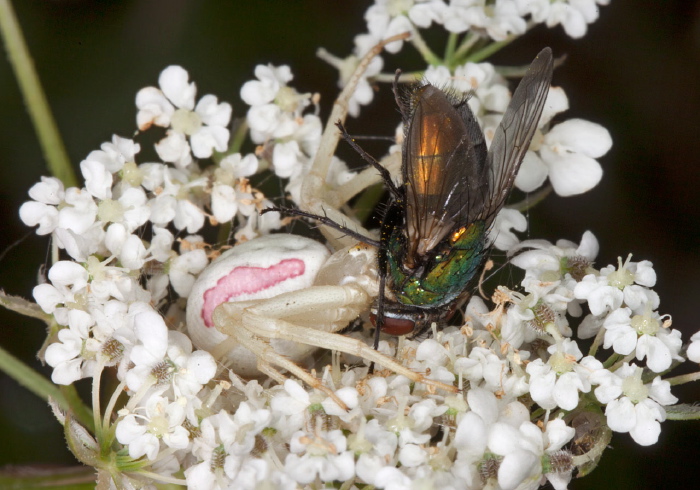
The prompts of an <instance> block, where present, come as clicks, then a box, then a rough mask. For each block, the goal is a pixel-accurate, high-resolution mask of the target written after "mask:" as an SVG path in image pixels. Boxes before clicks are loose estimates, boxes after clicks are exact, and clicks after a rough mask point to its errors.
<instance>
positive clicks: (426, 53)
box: [410, 29, 442, 65]
mask: <svg viewBox="0 0 700 490" xmlns="http://www.w3.org/2000/svg"><path fill="white" fill-rule="evenodd" d="M410 41H411V44H413V47H415V48H416V50H418V52H419V53H420V54H421V56H422V57H423V59H424V60H425V62H426V63H428V64H429V65H440V64H442V60H441V59H440V58H439V57H438V55H436V54H435V53H433V52H432V50H431V49H430V48H429V47H428V45H427V44H426V42H425V39H423V37H422V36H421V35H420V34H419V32H418V30H417V29H414V30H413V31H411V39H410Z"/></svg>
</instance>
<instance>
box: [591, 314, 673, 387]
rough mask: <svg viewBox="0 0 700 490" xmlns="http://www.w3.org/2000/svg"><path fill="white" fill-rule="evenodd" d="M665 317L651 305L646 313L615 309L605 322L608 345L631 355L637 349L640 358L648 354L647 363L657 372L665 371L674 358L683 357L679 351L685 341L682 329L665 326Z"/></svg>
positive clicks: (606, 344) (604, 345)
mask: <svg viewBox="0 0 700 490" xmlns="http://www.w3.org/2000/svg"><path fill="white" fill-rule="evenodd" d="M662 320H663V319H662V318H661V317H660V316H659V314H658V313H656V312H652V311H651V308H650V307H648V308H647V310H646V311H645V312H644V313H643V314H638V315H634V316H632V310H630V309H629V308H619V309H617V310H615V311H613V312H611V313H610V314H609V315H608V316H607V317H606V318H605V321H604V322H603V327H604V328H605V329H606V332H605V342H604V344H603V347H605V348H606V349H608V348H610V347H611V346H612V348H613V350H614V351H615V352H617V353H618V354H622V355H627V354H630V353H632V352H635V351H636V357H637V359H638V360H640V361H641V360H642V359H644V358H645V357H646V358H647V366H648V367H649V369H651V370H652V371H653V372H655V373H660V372H662V371H665V370H666V369H668V368H669V367H670V366H671V362H672V361H673V360H674V359H676V360H682V358H681V357H680V356H679V355H678V353H679V352H680V349H681V346H682V341H681V333H680V332H679V331H678V330H672V329H667V328H663V327H662V325H661V321H662Z"/></svg>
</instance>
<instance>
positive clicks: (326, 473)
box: [284, 430, 355, 484]
mask: <svg viewBox="0 0 700 490" xmlns="http://www.w3.org/2000/svg"><path fill="white" fill-rule="evenodd" d="M346 446H347V440H346V439H345V436H344V435H343V433H342V432H341V431H339V430H332V431H329V432H326V431H317V433H316V434H314V435H313V436H310V435H308V434H306V432H304V431H298V432H297V433H296V434H294V435H293V436H292V439H291V442H290V446H289V450H290V451H291V453H290V454H289V455H287V459H286V460H285V462H284V468H285V471H286V473H287V474H288V475H289V476H290V477H292V479H293V480H295V481H296V482H298V483H301V484H308V483H311V482H312V481H314V480H315V479H316V478H317V477H318V478H320V479H321V481H324V482H330V481H333V480H340V481H344V480H349V479H350V478H352V477H353V476H355V461H354V458H353V454H352V452H350V451H347V450H346Z"/></svg>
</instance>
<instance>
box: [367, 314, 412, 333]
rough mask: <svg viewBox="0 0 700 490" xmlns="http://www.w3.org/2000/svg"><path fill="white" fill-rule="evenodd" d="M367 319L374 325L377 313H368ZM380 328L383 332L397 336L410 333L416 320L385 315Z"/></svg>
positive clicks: (375, 324)
mask: <svg viewBox="0 0 700 490" xmlns="http://www.w3.org/2000/svg"><path fill="white" fill-rule="evenodd" d="M369 319H370V320H371V321H372V325H374V326H375V327H376V326H377V315H376V314H374V313H370V315H369ZM381 328H382V332H383V333H385V334H387V335H395V336H397V337H399V336H401V335H408V334H410V333H412V332H413V330H415V328H416V322H414V321H413V320H408V319H406V318H391V317H386V316H385V317H384V323H383V324H382V327H381Z"/></svg>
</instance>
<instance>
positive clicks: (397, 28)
mask: <svg viewBox="0 0 700 490" xmlns="http://www.w3.org/2000/svg"><path fill="white" fill-rule="evenodd" d="M411 3H412V2H410V1H405V2H401V1H399V2H396V1H392V0H376V2H375V4H374V5H372V6H371V7H370V8H368V9H367V12H365V21H367V30H368V31H369V33H370V35H371V36H372V37H373V38H374V39H376V41H381V40H384V39H388V38H390V37H391V36H395V35H397V34H401V33H403V32H410V31H411V30H412V26H411V22H410V21H409V20H408V17H406V12H405V10H404V9H407V8H408V7H410V5H411ZM375 44H376V42H375ZM402 47H403V41H395V42H393V43H390V44H387V45H386V47H385V48H384V49H386V51H387V52H389V53H398V52H399V51H401V48H402ZM361 54H364V53H361Z"/></svg>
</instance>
